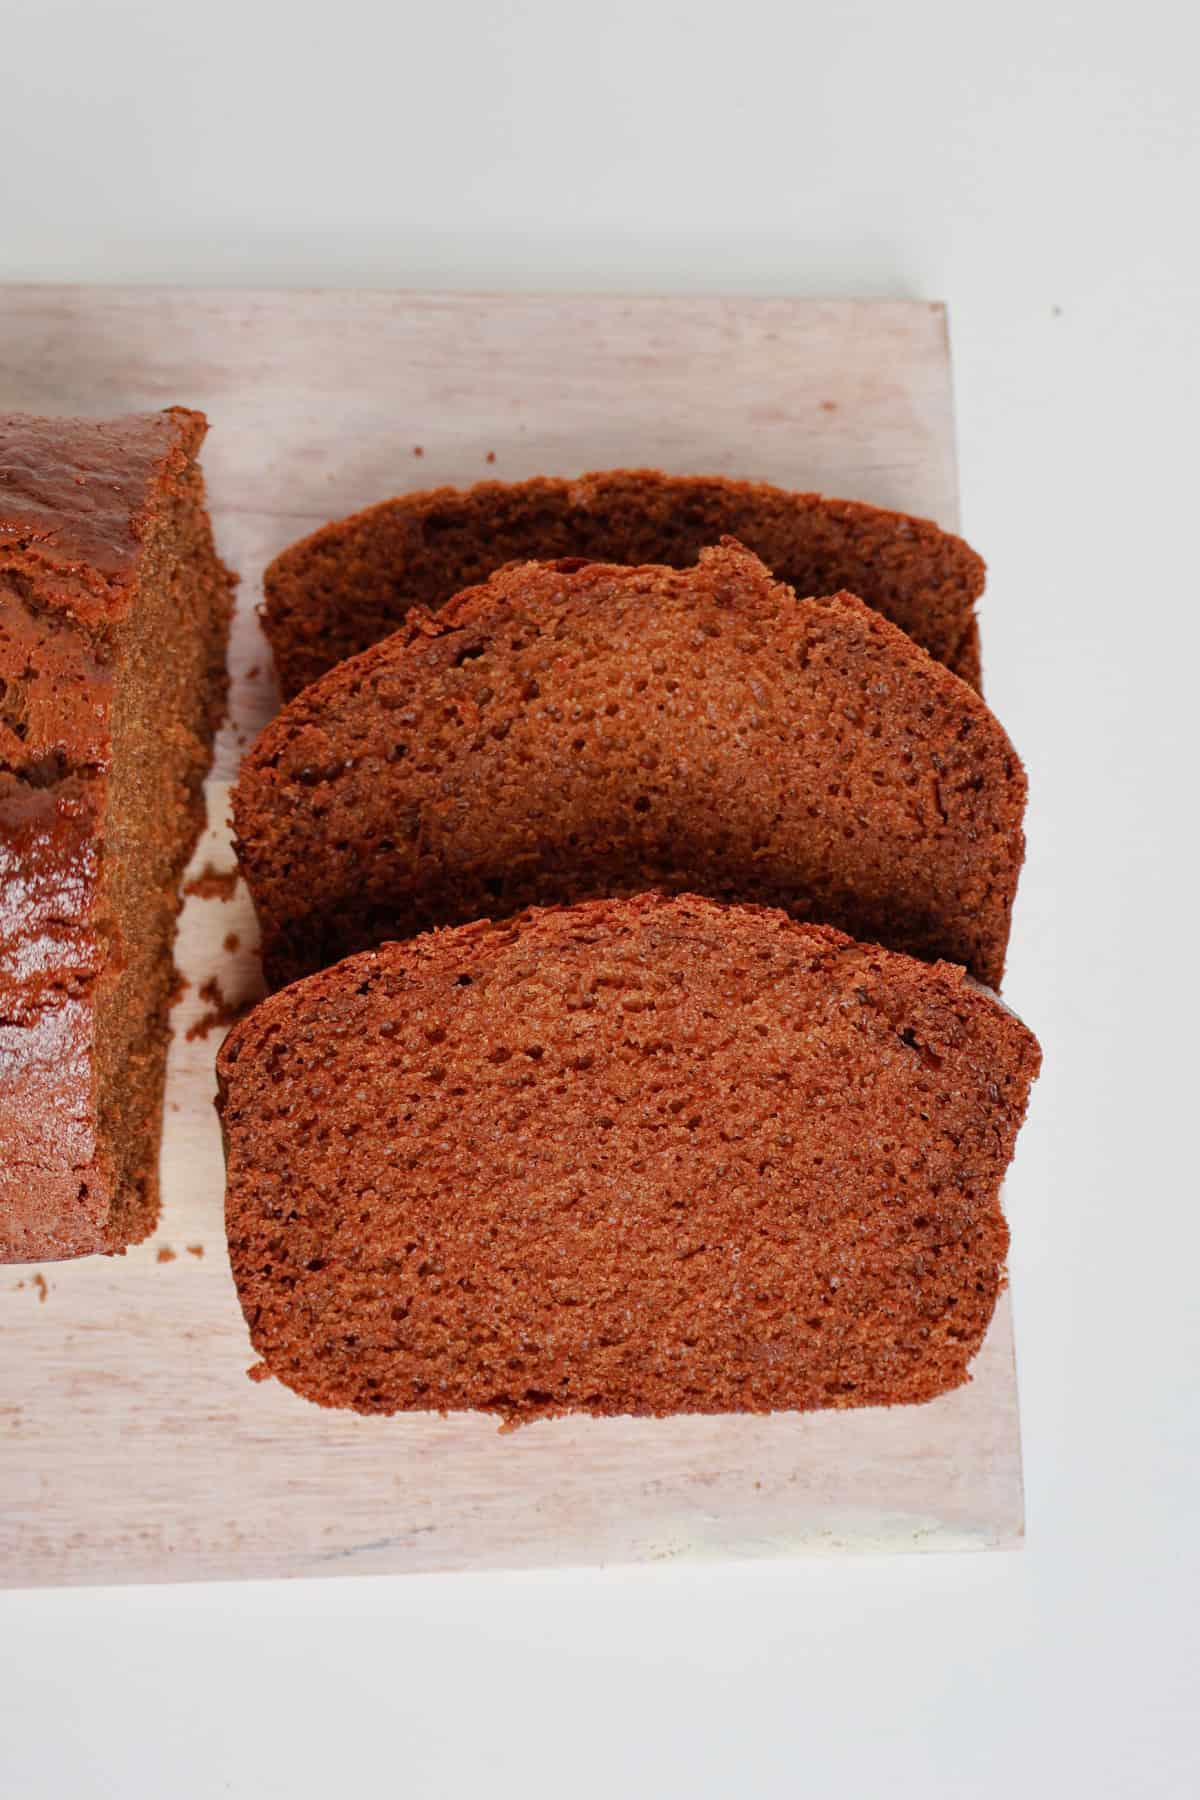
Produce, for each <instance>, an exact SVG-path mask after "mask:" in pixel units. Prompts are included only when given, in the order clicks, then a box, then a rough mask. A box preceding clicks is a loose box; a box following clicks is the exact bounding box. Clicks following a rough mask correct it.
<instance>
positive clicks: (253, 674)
mask: <svg viewBox="0 0 1200 1800" xmlns="http://www.w3.org/2000/svg"><path fill="white" fill-rule="evenodd" d="M261 673H262V670H261V668H260V667H259V665H258V663H255V664H254V667H253V668H251V669H247V670H246V680H247V681H257V680H258V678H259V676H260V674H261Z"/></svg>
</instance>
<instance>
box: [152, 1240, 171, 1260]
mask: <svg viewBox="0 0 1200 1800" xmlns="http://www.w3.org/2000/svg"><path fill="white" fill-rule="evenodd" d="M154 1260H155V1262H174V1261H175V1252H174V1251H173V1250H172V1248H171V1246H170V1244H160V1245H159V1246H158V1250H157V1252H156V1254H155V1257H154Z"/></svg>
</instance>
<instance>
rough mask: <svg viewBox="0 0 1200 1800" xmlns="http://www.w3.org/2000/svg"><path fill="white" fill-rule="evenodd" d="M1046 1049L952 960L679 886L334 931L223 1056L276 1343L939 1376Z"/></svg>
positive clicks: (556, 1403)
mask: <svg viewBox="0 0 1200 1800" xmlns="http://www.w3.org/2000/svg"><path fill="white" fill-rule="evenodd" d="M1039 1058H1040V1053H1039V1050H1038V1047H1037V1044H1036V1042H1035V1040H1034V1038H1033V1037H1032V1036H1031V1034H1030V1033H1029V1032H1028V1031H1027V1030H1026V1029H1025V1027H1024V1026H1023V1025H1022V1024H1021V1023H1020V1022H1019V1020H1017V1019H1016V1018H1015V1017H1014V1016H1013V1015H1012V1014H1011V1013H1010V1012H1008V1010H1007V1009H1006V1008H1004V1007H1003V1006H1001V1005H1000V1004H999V1002H997V1001H996V1000H995V999H994V998H992V997H991V996H990V995H988V994H987V993H985V992H984V991H983V990H982V989H980V988H979V987H977V986H976V985H975V984H973V983H972V982H971V981H970V979H969V978H968V977H966V976H965V975H964V974H963V972H962V970H961V969H959V968H956V967H951V966H948V965H946V964H936V965H933V966H930V965H928V964H924V963H919V962H916V961H913V960H911V959H910V958H907V957H904V956H898V955H894V954H891V953H889V952H887V951H885V950H880V949H876V948H871V947H865V946H863V945H860V944H856V943H854V942H852V941H851V940H850V939H849V938H847V937H844V936H843V935H842V934H841V933H839V932H836V931H833V930H830V929H828V928H826V927H822V926H813V925H802V924H797V923H795V922H794V921H793V920H791V919H789V918H787V917H786V915H784V914H783V913H781V912H777V911H770V910H766V909H762V908H757V907H754V908H751V907H723V906H720V905H718V904H715V903H713V902H711V901H708V900H703V899H698V898H695V897H691V896H688V897H677V898H671V899H666V898H656V897H653V896H646V895H643V896H640V897H638V898H635V899H630V900H604V901H597V902H592V903H587V904H583V905H580V906H576V907H573V908H564V909H557V910H548V911H541V912H532V913H527V914H524V915H522V916H521V917H519V918H516V919H514V920H511V921H509V922H508V923H506V924H497V925H493V924H487V923H476V924H473V925H468V926H463V927H461V928H459V929H457V930H453V931H444V932H436V933H432V934H430V935H428V936H425V937H421V938H418V939H416V940H415V941H413V942H410V943H407V944H388V945H386V946H384V947H383V948H382V949H380V950H377V951H370V952H367V953H365V954H363V955H360V956H355V957H352V958H350V959H349V960H347V961H346V962H343V963H340V964H338V965H337V966H336V967H335V968H331V969H328V970H325V971H322V972H321V973H319V974H317V975H313V976H310V977H309V978H307V979H306V980H304V981H301V982H298V983H297V984H296V985H295V986H293V987H290V988H287V989H286V990H284V991H283V992H282V993H278V994H275V995H273V996H271V997H270V998H268V999H267V1000H266V1001H264V1002H263V1003H262V1004H261V1005H260V1006H259V1007H258V1008H257V1009H256V1010H255V1011H254V1012H253V1013H252V1014H251V1015H250V1016H249V1017H248V1018H246V1019H245V1020H244V1021H243V1022H242V1023H241V1024H240V1025H238V1026H237V1027H236V1028H235V1029H234V1031H233V1032H232V1033H231V1035H230V1036H229V1037H228V1038H227V1039H226V1041H225V1044H224V1046H223V1047H222V1050H221V1053H220V1057H219V1061H218V1079H219V1089H220V1094H219V1102H218V1104H219V1108H220V1112H221V1118H222V1123H223V1129H224V1136H225V1146H226V1159H227V1189H226V1224H227V1229H228V1235H229V1248H230V1257H231V1261H232V1267H233V1273H234V1277H235V1280H236V1282H237V1287H238V1293H239V1296H240V1299H241V1304H242V1309H243V1312H244V1314H245V1317H246V1320H247V1324H248V1326H249V1330H250V1337H251V1340H252V1342H253V1345H254V1348H255V1350H256V1351H257V1352H258V1354H259V1356H260V1357H262V1358H263V1360H264V1362H265V1365H266V1371H263V1372H267V1371H269V1372H270V1373H272V1374H274V1375H275V1376H277V1377H278V1378H279V1380H280V1381H282V1382H284V1383H286V1385H287V1386H288V1387H290V1388H292V1389H294V1390H295V1391H296V1392H297V1393H299V1394H302V1395H304V1396H306V1397H307V1398H308V1399H310V1400H315V1401H317V1402H319V1403H320V1404H322V1405H326V1406H344V1407H351V1408H354V1409H355V1410H356V1411H358V1412H363V1413H393V1412H400V1411H405V1410H410V1409H419V1410H425V1409H436V1410H439V1411H450V1410H457V1409H460V1408H469V1409H480V1410H484V1411H488V1412H493V1413H498V1414H500V1415H502V1417H503V1418H504V1419H506V1420H508V1421H525V1420H531V1419H536V1418H542V1417H547V1416H552V1415H555V1414H560V1413H568V1412H579V1411H582V1412H588V1413H595V1414H611V1413H633V1414H666V1413H680V1412H742V1411H746V1412H768V1411H775V1410H779V1409H791V1408H802V1409H807V1408H815V1407H852V1406H869V1405H876V1406H877V1405H892V1404H895V1403H898V1402H905V1401H920V1400H928V1399H930V1398H931V1397H933V1396H934V1395H936V1394H940V1393H943V1392H945V1391H946V1390H947V1389H949V1388H953V1387H956V1386H957V1385H959V1384H960V1383H961V1382H963V1381H965V1380H966V1379H967V1371H968V1365H969V1364H970V1361H971V1358H972V1357H973V1356H974V1354H975V1352H976V1350H977V1349H978V1348H979V1345H980V1343H981V1342H982V1340H983V1337H984V1333H985V1332H986V1330H987V1326H988V1322H989V1320H990V1319H991V1316H992V1311H993V1308H994V1306H995V1303H996V1297H997V1295H998V1293H999V1291H1000V1289H1001V1287H1002V1285H1003V1282H1004V1265H1005V1254H1006V1250H1007V1244H1008V1232H1007V1227H1006V1225H1005V1221H1004V1217H1003V1213H1002V1211H1001V1206H1000V1199H999V1195H1000V1184H1001V1180H1002V1177H1003V1175H1004V1171H1005V1168H1006V1167H1007V1165H1008V1162H1009V1159H1010V1157H1011V1155H1012V1151H1013V1144H1014V1140H1015V1138H1016V1134H1017V1131H1018V1128H1019V1126H1020V1124H1021V1120H1022V1117H1023V1115H1024V1112H1025V1105H1026V1099H1027V1095H1028V1092H1029V1086H1030V1083H1031V1081H1032V1080H1033V1078H1034V1076H1035V1074H1036V1072H1037V1069H1038V1064H1039Z"/></svg>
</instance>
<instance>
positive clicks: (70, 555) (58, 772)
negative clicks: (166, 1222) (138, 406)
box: [0, 407, 233, 1262]
mask: <svg viewBox="0 0 1200 1800" xmlns="http://www.w3.org/2000/svg"><path fill="white" fill-rule="evenodd" d="M205 429H206V425H205V420H204V418H203V416H202V415H201V414H199V413H195V412H188V411H185V410H183V409H181V408H178V407H173V408H171V409H170V410H168V411H167V412H163V413H155V414H152V415H147V416H138V417H129V418H121V419H113V420H96V419H37V418H29V417H11V418H6V419H3V420H0V1261H8V1262H12V1261H16V1262H22V1261H29V1260H33V1259H38V1260H41V1259H48V1258H56V1257H69V1256H81V1255H84V1254H86V1253H88V1252H90V1251H112V1250H119V1249H121V1248H123V1247H124V1246H125V1245H127V1244H130V1243H133V1242H136V1241H137V1240H138V1239H140V1238H142V1237H144V1236H145V1235H146V1234H147V1233H148V1232H149V1231H150V1230H151V1228H152V1227H153V1224H154V1221H155V1217H156V1215H157V1211H158V1174H157V1161H158V1145H159V1136H160V1129H161V1112H162V1086H163V1072H164V1064H165V1055H166V1043H167V1034H168V1025H167V1014H168V1009H169V1005H170V1000H171V996H172V990H173V983H174V972H173V968H172V960H171V945H172V940H173V936H174V930H175V917H176V913H177V911H178V906H179V899H178V885H179V877H180V874H181V872H182V869H183V867H184V864H185V863H186V861H187V859H188V856H189V855H190V853H191V850H192V847H193V845H194V844H195V841H196V838H197V835H198V832H199V829H200V826H201V823H202V820H203V796H202V787H201V784H202V782H203V779H204V776H205V773H206V771H207V769H208V765H209V760H210V754H211V747H212V737H213V731H214V728H215V725H216V723H217V721H218V718H219V716H220V713H221V710H222V706H223V699H224V692H225V642H226V637H227V633H228V627H229V617H230V610H231V604H232V588H233V578H232V576H231V575H230V574H229V572H228V571H227V570H226V569H225V568H223V567H222V565H221V563H220V561H219V560H218V558H217V555H216V552H215V550H214V548H213V541H212V533H211V530H210V526H209V519H208V514H207V512H206V510H205V499H204V483H203V480H202V477H201V473H200V468H199V465H198V463H197V461H196V457H197V452H198V450H199V447H200V443H201V440H202V438H203V436H204V433H205Z"/></svg>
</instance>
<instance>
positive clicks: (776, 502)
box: [263, 469, 985, 698]
mask: <svg viewBox="0 0 1200 1800" xmlns="http://www.w3.org/2000/svg"><path fill="white" fill-rule="evenodd" d="M727 535H728V536H732V537H736V538H738V539H739V540H740V541H741V542H742V543H744V544H746V545H748V546H749V548H750V549H752V550H755V551H757V553H758V555H759V556H761V558H762V560H763V562H765V563H766V565H767V567H768V568H769V569H771V570H772V571H773V572H774V573H775V574H776V575H777V576H778V577H779V579H780V580H781V581H786V582H787V583H788V584H789V585H790V586H791V587H793V588H795V590H796V592H797V593H799V594H832V593H836V592H837V591H838V590H839V589H841V588H847V589H849V590H850V592H851V593H854V594H858V595H859V596H860V597H861V598H862V599H863V600H865V601H866V602H867V603H868V605H870V606H873V607H875V608H877V610H878V611H880V612H881V613H883V614H884V616H885V617H886V618H889V619H891V620H892V622H893V623H894V624H896V625H898V626H899V627H900V628H901V630H902V631H906V632H907V633H908V635H909V636H910V637H912V638H915V639H916V641H917V643H919V644H921V645H922V646H923V647H924V648H925V649H926V650H928V651H929V653H930V655H931V656H933V657H935V658H936V659H937V661H939V662H943V663H945V664H946V666H947V668H950V669H953V670H954V672H955V674H957V675H961V676H962V678H963V680H964V681H968V682H970V683H971V685H972V686H973V687H978V686H979V634H978V630H977V628H976V623H975V602H976V601H977V600H978V598H979V596H980V594H981V593H982V592H983V584H984V572H985V571H984V565H983V562H982V561H981V559H980V558H979V557H978V556H977V555H976V554H975V552H974V551H973V550H972V549H971V548H970V547H969V546H968V545H967V544H965V543H963V541H962V539H961V538H957V537H953V536H951V535H950V534H949V533H948V532H945V531H941V530H939V529H938V527H937V526H936V525H934V524H933V523H931V521H930V520H928V519H914V518H909V517H908V516H907V515H906V514H904V513H896V512H886V511H883V510H882V509H881V508H879V507H876V506H866V505H863V504H861V503H860V502H858V501H853V500H829V499H826V498H824V497H823V496H822V495H820V494H794V493H788V492H786V491H785V490H784V489H782V488H777V487H769V486H767V484H766V483H764V482H753V481H731V480H727V479H725V478H724V477H720V476H675V475H662V474H660V473H659V472H658V471H657V470H655V469H615V470H611V471H609V472H607V473H601V474H590V475H581V476H580V477H579V479H578V480H576V481H562V480H552V479H549V478H538V479H536V480H533V481H520V482H514V483H505V482H499V481H485V482H480V483H479V485H478V486H476V487H471V488H466V489H458V488H436V489H434V490H433V491H432V492H428V493H420V494H404V495H402V496H401V497H400V498H399V499H396V500H386V501H384V502H383V503H382V504H381V505H379V506H372V507H369V508H368V509H367V510H366V511H365V512H360V513H355V514H354V515H353V517H351V518H348V519H340V520H338V521H336V522H335V523H334V524H331V525H326V526H325V527H324V528H323V529H322V530H320V531H318V532H315V533H314V534H313V535H312V536H311V537H307V538H305V539H304V540H303V541H302V542H301V543H298V544H294V545H292V546H291V547H290V548H289V549H287V550H285V551H284V552H283V553H282V555H280V556H278V557H276V559H275V561H274V562H273V563H272V564H271V565H270V567H269V568H268V570H267V572H266V575H265V577H264V581H263V586H264V592H265V595H266V600H265V605H264V608H263V628H264V630H265V631H266V634H267V637H268V638H269V639H270V642H271V647H272V649H273V650H274V653H275V662H276V666H277V668H278V671H279V679H280V683H281V686H282V689H283V693H284V696H285V698H287V697H290V696H291V695H293V694H296V693H298V692H299V691H300V689H301V688H302V687H306V686H307V685H308V684H309V682H312V681H316V679H317V678H318V676H320V675H323V674H324V673H325V671H326V670H327V669H330V668H332V667H333V665H334V663H337V662H341V661H342V660H343V659H344V658H346V657H348V656H353V655H355V654H357V652H358V651H360V650H365V649H366V648H367V647H368V646H369V645H370V644H373V643H376V642H377V641H378V640H379V639H380V638H383V637H387V635H388V634H389V632H392V631H395V630H396V629H397V627H398V626H400V625H402V624H403V622H404V619H405V616H406V614H407V613H408V611H409V609H410V608H411V607H413V606H415V605H418V604H420V605H423V606H425V607H428V608H430V609H432V610H435V611H436V610H437V608H438V607H440V606H443V605H444V604H445V602H446V601H447V600H449V599H451V598H452V597H453V596H454V595H455V594H457V593H458V592H459V591H460V590H461V589H463V588H465V587H469V586H472V585H474V584H476V583H478V582H481V581H484V580H486V579H487V577H488V576H489V575H490V574H492V573H493V571H494V570H496V569H498V568H499V567H500V566H501V565H502V564H504V563H507V562H524V561H528V560H539V561H549V560H552V559H554V558H557V557H562V556H582V557H585V558H586V559H587V560H588V561H591V562H619V563H632V564H637V563H666V564H669V565H671V566H673V567H676V568H686V567H688V566H690V565H691V564H692V563H694V562H695V560H696V558H697V556H698V555H699V553H700V551H701V550H702V549H703V548H704V546H705V545H706V544H715V543H717V542H718V541H719V540H720V539H721V538H722V537H724V536H727Z"/></svg>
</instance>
